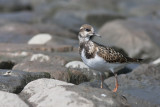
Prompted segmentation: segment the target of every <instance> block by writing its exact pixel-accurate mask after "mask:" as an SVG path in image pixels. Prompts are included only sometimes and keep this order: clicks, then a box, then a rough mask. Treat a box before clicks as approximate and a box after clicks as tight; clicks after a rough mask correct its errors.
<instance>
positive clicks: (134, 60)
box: [128, 58, 143, 63]
mask: <svg viewBox="0 0 160 107" xmlns="http://www.w3.org/2000/svg"><path fill="white" fill-rule="evenodd" d="M128 61H129V62H138V63H140V62H142V61H143V59H136V58H128Z"/></svg>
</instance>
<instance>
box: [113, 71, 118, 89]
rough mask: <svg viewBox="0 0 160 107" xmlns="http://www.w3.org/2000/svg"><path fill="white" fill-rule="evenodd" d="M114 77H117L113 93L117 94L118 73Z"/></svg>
mask: <svg viewBox="0 0 160 107" xmlns="http://www.w3.org/2000/svg"><path fill="white" fill-rule="evenodd" d="M114 77H115V88H114V90H112V91H113V92H117V89H118V79H117V74H116V73H115V74H114Z"/></svg>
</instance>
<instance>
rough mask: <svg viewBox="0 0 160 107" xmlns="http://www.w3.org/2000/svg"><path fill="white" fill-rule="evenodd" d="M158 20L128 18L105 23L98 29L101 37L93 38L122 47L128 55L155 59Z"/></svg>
mask: <svg viewBox="0 0 160 107" xmlns="http://www.w3.org/2000/svg"><path fill="white" fill-rule="evenodd" d="M159 25H160V21H152V20H150V21H149V20H142V19H129V20H117V21H113V22H109V23H106V24H105V25H104V26H103V27H102V28H101V29H100V30H99V34H100V35H101V36H102V38H95V39H94V40H95V41H97V42H99V43H101V44H104V45H107V46H115V47H120V48H122V49H124V50H125V51H126V52H127V53H128V55H129V56H130V57H138V58H143V59H155V58H157V57H159V56H160V47H159V46H160V45H159V41H158V40H159V39H160V38H159V36H158V34H159V33H160V32H159V31H160V30H159Z"/></svg>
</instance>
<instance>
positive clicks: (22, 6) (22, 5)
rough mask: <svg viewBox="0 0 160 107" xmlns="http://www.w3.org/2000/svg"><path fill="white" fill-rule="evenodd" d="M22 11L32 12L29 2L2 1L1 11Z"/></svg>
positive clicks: (20, 0) (0, 1)
mask: <svg viewBox="0 0 160 107" xmlns="http://www.w3.org/2000/svg"><path fill="white" fill-rule="evenodd" d="M21 10H32V7H31V5H30V3H29V2H28V0H0V11H3V12H13V11H21Z"/></svg>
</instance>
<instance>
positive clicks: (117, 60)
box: [78, 24, 141, 92]
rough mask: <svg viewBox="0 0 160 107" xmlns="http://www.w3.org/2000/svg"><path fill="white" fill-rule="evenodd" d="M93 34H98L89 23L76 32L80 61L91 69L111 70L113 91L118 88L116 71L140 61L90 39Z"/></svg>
mask: <svg viewBox="0 0 160 107" xmlns="http://www.w3.org/2000/svg"><path fill="white" fill-rule="evenodd" d="M94 36H98V37H100V35H98V34H96V33H95V32H94V28H93V27H92V26H91V25H88V24H84V25H82V26H81V27H80V31H79V34H78V39H79V53H80V55H81V59H82V61H83V62H84V63H85V64H86V65H87V66H88V67H89V68H91V69H94V70H97V71H100V72H108V71H111V72H112V73H113V74H114V76H115V88H114V90H113V92H116V91H117V89H118V80H117V71H118V70H120V69H121V68H123V67H124V66H125V64H127V63H130V62H140V61H141V59H134V58H130V57H127V56H125V55H123V54H122V53H120V52H118V51H115V50H114V49H113V48H110V47H107V46H103V45H101V44H98V43H96V42H94V41H92V38H93V37H94ZM101 88H103V78H102V75H101Z"/></svg>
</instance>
